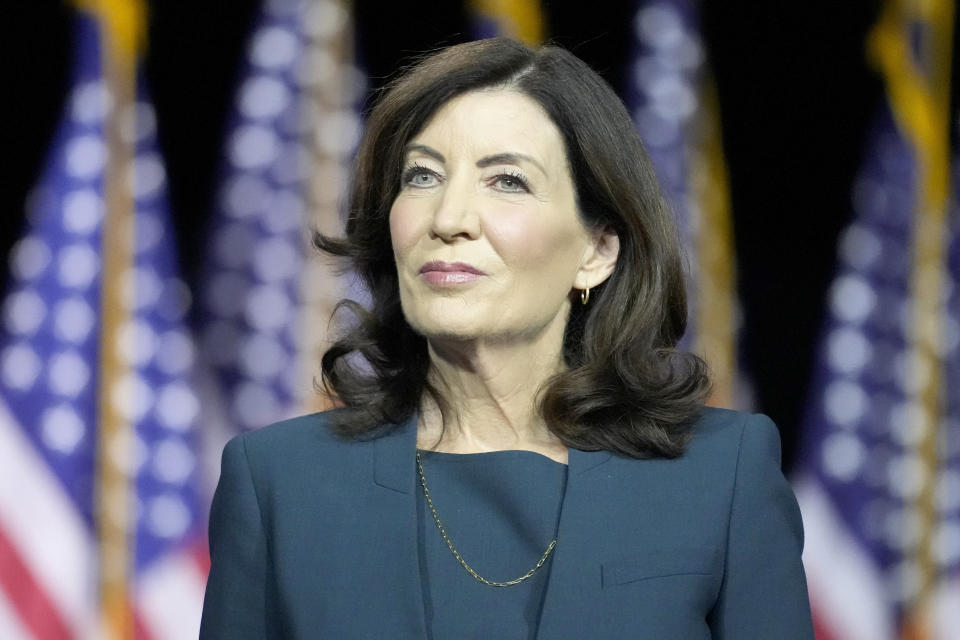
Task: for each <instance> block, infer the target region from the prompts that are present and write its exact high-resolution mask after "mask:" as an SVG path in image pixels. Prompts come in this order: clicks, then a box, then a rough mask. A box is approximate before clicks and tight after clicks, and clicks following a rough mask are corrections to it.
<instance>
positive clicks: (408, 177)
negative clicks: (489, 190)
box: [403, 164, 530, 193]
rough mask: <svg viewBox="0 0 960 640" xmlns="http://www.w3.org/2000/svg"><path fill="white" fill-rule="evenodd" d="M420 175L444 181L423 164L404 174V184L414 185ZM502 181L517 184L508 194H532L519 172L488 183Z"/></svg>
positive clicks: (501, 176) (511, 172)
mask: <svg viewBox="0 0 960 640" xmlns="http://www.w3.org/2000/svg"><path fill="white" fill-rule="evenodd" d="M420 174H428V175H431V176H433V177H434V178H436V179H437V181H438V182H440V181H442V180H443V178H442V177H441V176H440V174H438V173H437V172H436V171H434V170H433V169H429V168H427V167H425V166H423V165H421V164H413V165H412V166H410V167H409V168H408V169H406V170H405V171H404V172H403V184H404V185H412V181H413V179H414V178H415V177H417V176H418V175H420ZM502 180H511V181H513V182H515V183H516V184H517V187H518V188H517V189H506V190H505V192H506V193H517V192H518V191H523V192H526V193H529V192H530V186H529V184H528V183H527V179H526V178H525V177H524V176H523V174H522V173H520V172H519V171H508V172H506V173H500V174H497V175H495V176H493V177H491V178H490V179H489V180H487V183H488V184H491V185H492V184H496V183H498V182H500V181H502Z"/></svg>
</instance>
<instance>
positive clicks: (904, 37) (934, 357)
mask: <svg viewBox="0 0 960 640" xmlns="http://www.w3.org/2000/svg"><path fill="white" fill-rule="evenodd" d="M953 11H954V8H953V2H951V1H948V0H936V1H931V2H917V1H914V0H901V1H898V2H888V3H887V6H886V8H885V10H884V12H883V14H882V16H881V19H880V22H879V23H878V25H877V27H876V28H875V29H874V31H873V33H872V34H871V36H870V51H871V53H872V57H873V59H874V60H875V62H876V63H877V65H878V67H879V68H880V71H881V72H882V74H883V76H884V79H885V82H886V86H887V96H888V100H887V104H886V105H884V106H883V107H882V108H881V109H880V112H879V114H878V116H877V119H876V122H875V123H874V126H873V131H872V136H871V138H870V139H871V142H870V144H869V147H868V148H867V150H866V158H865V161H864V164H863V166H862V168H861V172H860V174H859V176H858V179H857V181H856V186H855V192H854V198H853V202H854V210H855V211H854V213H855V215H854V220H853V223H852V224H851V225H850V226H849V227H848V228H847V229H846V230H845V231H844V233H843V235H842V237H841V240H840V243H839V267H838V273H837V275H836V278H835V280H834V281H833V284H832V287H831V289H830V293H829V300H828V304H829V313H828V317H827V319H826V322H825V325H824V327H823V333H822V337H821V344H820V348H819V353H818V364H817V369H816V372H815V378H814V382H813V385H812V396H811V399H810V402H809V405H808V416H807V419H806V423H805V426H804V431H803V437H804V445H803V455H802V465H801V472H800V473H799V474H798V476H797V478H796V479H795V480H796V483H795V484H796V488H797V496H798V498H799V500H800V506H801V509H802V511H803V516H804V525H805V530H806V548H805V552H804V563H805V565H806V570H807V577H808V582H809V588H810V596H811V604H812V606H813V610H814V618H815V622H816V625H817V628H818V637H819V638H821V640H827V639H829V640H892V639H894V638H909V639H911V640H913V639H916V640H924V639H931V640H950V639H952V640H956V639H957V638H960V393H958V390H960V289H958V280H960V211H958V209H957V206H956V200H957V198H956V191H955V189H956V184H957V182H956V174H954V175H952V176H951V172H950V170H949V166H950V143H949V140H950V129H951V125H950V123H951V122H954V119H953V118H952V117H951V115H950V87H949V83H950V64H951V63H950V61H951V51H950V49H951V43H952V39H953V34H952V25H953ZM954 166H955V168H956V167H957V166H958V165H957V164H955V165H954ZM951 182H952V183H953V184H952V185H951Z"/></svg>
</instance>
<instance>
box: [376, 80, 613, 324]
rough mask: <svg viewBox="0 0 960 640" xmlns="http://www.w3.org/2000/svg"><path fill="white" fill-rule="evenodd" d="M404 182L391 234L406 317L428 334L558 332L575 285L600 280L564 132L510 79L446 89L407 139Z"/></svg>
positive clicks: (392, 212)
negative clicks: (508, 84) (504, 86)
mask: <svg viewBox="0 0 960 640" xmlns="http://www.w3.org/2000/svg"><path fill="white" fill-rule="evenodd" d="M401 181H402V184H401V186H400V191H399V194H398V195H397V198H396V200H394V202H393V207H392V208H391V210H390V235H391V239H392V243H393V252H394V257H395V259H396V264H397V273H398V276H399V282H400V300H401V303H402V306H403V312H404V315H405V316H406V318H407V321H408V322H409V323H410V324H411V326H412V327H414V328H415V329H416V330H417V331H419V332H420V333H421V334H423V335H425V336H427V337H428V338H436V339H453V340H476V339H494V340H507V341H511V340H516V339H521V340H522V339H525V338H526V339H530V338H534V337H535V336H538V335H540V334H542V333H543V332H544V331H545V330H547V329H549V328H553V329H559V335H561V336H562V330H563V327H564V326H565V324H566V319H567V316H568V312H569V309H570V297H571V296H570V293H571V290H572V289H573V288H575V287H576V288H583V287H587V286H594V285H595V284H597V283H596V282H590V281H589V280H590V278H591V277H592V276H591V274H592V273H593V271H591V266H590V265H591V264H592V263H593V262H594V261H595V257H596V256H595V254H596V252H597V250H596V245H597V242H598V241H597V237H598V234H594V233H591V232H589V231H588V230H587V229H586V228H584V226H583V224H581V222H580V219H579V217H578V215H577V206H576V194H575V191H574V186H573V182H572V180H571V176H570V170H569V167H568V163H567V158H566V153H565V151H564V145H563V140H562V138H561V134H560V132H559V130H558V129H557V128H556V126H555V125H554V124H553V122H552V121H551V120H550V118H549V117H548V116H547V114H546V112H544V110H543V109H542V108H541V107H540V105H538V104H537V103H536V102H534V101H533V100H532V99H530V98H528V97H526V96H524V95H522V94H519V93H516V92H513V91H507V90H486V91H475V92H471V93H467V94H464V95H461V96H458V97H456V98H454V99H452V100H451V101H450V102H448V103H446V104H445V105H444V106H443V107H441V108H440V110H438V111H437V113H436V114H435V115H434V116H433V118H432V119H431V120H430V121H429V122H428V124H427V126H426V127H425V128H424V129H423V130H422V131H421V132H420V133H419V134H418V135H416V136H415V137H414V138H413V140H411V142H410V144H409V145H408V146H407V148H406V155H405V157H404V166H403V172H402V178H401ZM614 258H615V256H614ZM610 268H611V269H612V263H611V265H610ZM604 277H606V276H604Z"/></svg>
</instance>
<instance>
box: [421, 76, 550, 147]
mask: <svg viewBox="0 0 960 640" xmlns="http://www.w3.org/2000/svg"><path fill="white" fill-rule="evenodd" d="M407 146H408V148H417V147H418V146H419V147H424V146H426V147H430V148H432V149H435V150H437V151H440V153H443V152H444V150H446V151H447V152H448V153H450V152H463V153H473V154H481V155H485V154H496V153H516V154H525V155H529V156H533V157H536V158H538V159H540V160H541V161H547V162H556V161H558V160H559V161H563V160H564V159H565V153H564V149H563V139H562V137H561V135H560V131H559V130H558V129H557V127H556V125H555V124H554V123H553V121H552V120H551V119H550V116H549V115H547V112H546V111H545V110H544V109H543V107H541V106H540V104H538V103H537V102H536V101H535V100H533V99H532V98H530V97H529V96H527V95H524V94H523V93H520V92H517V91H511V90H504V89H498V90H481V91H471V92H469V93H465V94H461V95H459V96H457V97H455V98H453V99H451V100H449V101H448V102H446V103H444V104H443V105H442V106H441V107H440V108H439V109H438V110H437V111H436V113H434V115H433V116H432V117H431V118H430V120H428V121H427V124H426V125H425V126H424V127H423V128H422V129H421V130H420V132H419V133H418V134H417V135H415V136H414V137H413V139H412V140H411V141H410V144H409V145H407ZM438 147H444V148H443V149H441V148H438Z"/></svg>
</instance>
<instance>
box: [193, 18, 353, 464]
mask: <svg viewBox="0 0 960 640" xmlns="http://www.w3.org/2000/svg"><path fill="white" fill-rule="evenodd" d="M352 32H353V29H352V22H351V14H350V11H349V7H348V5H347V3H345V2H340V1H335V0H268V1H267V2H265V3H264V5H263V9H262V12H261V14H260V16H259V19H258V20H257V23H256V26H255V28H254V30H253V33H252V35H251V38H250V42H249V46H248V48H247V52H246V58H245V61H244V68H243V69H242V72H241V74H240V83H239V89H238V91H237V99H236V102H235V107H234V111H233V113H232V115H231V117H230V121H229V125H228V129H227V139H226V153H225V156H226V158H225V165H224V168H223V170H222V176H221V188H220V193H219V198H218V202H217V206H216V210H215V211H214V214H213V217H212V222H211V225H210V228H209V231H208V238H209V250H208V251H207V260H208V262H207V264H206V267H205V276H204V284H203V287H202V292H201V300H200V307H201V311H202V314H201V321H200V329H199V335H200V340H201V351H202V353H203V359H204V360H205V362H207V363H209V364H210V365H211V366H212V368H213V370H214V371H213V373H214V375H213V376H212V379H213V381H214V386H215V388H216V390H217V393H218V395H219V397H220V398H221V403H222V406H223V410H222V414H223V422H224V426H223V427H222V428H221V431H222V432H223V436H222V437H221V438H220V443H221V444H222V441H223V440H224V439H225V438H226V437H227V436H229V435H230V434H231V433H236V430H237V429H253V428H256V427H260V426H263V425H266V424H268V423H270V422H274V421H276V420H280V419H282V418H286V417H290V416H291V415H295V414H298V413H304V412H306V411H310V410H316V409H320V408H323V407H324V406H325V405H324V404H323V401H322V399H321V398H320V397H319V396H318V395H317V393H316V391H315V389H314V387H313V382H314V380H315V378H316V377H317V375H318V374H319V358H320V355H321V353H322V351H323V348H324V345H325V342H326V341H328V338H327V336H326V330H327V326H328V322H329V319H330V314H331V312H332V309H333V306H334V305H335V304H336V302H338V301H339V299H340V298H342V297H344V296H345V295H348V294H351V293H352V294H353V295H354V296H358V295H360V294H359V293H358V292H356V291H351V288H350V281H349V280H348V279H346V278H342V277H339V276H338V274H337V269H336V265H335V264H332V263H330V262H329V261H325V260H324V259H322V258H321V257H320V256H317V255H316V254H315V253H314V252H313V251H312V250H311V249H310V248H309V231H310V230H311V229H319V230H321V231H323V232H325V233H328V234H334V235H339V234H340V233H342V220H343V217H342V215H341V210H340V200H341V196H342V192H343V188H344V186H345V185H346V183H347V176H348V170H349V169H348V167H349V165H350V162H351V160H352V157H353V150H354V148H355V146H356V143H357V141H358V139H359V134H360V129H361V121H360V117H359V113H358V109H357V108H356V104H357V103H358V101H359V100H361V99H362V97H363V93H364V91H365V82H364V78H363V76H362V75H361V74H360V73H359V72H358V71H357V69H356V68H355V67H354V66H353V63H352V59H353V42H352V37H353V33H352ZM214 448H217V447H214Z"/></svg>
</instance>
